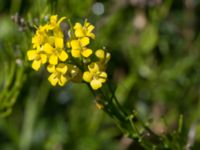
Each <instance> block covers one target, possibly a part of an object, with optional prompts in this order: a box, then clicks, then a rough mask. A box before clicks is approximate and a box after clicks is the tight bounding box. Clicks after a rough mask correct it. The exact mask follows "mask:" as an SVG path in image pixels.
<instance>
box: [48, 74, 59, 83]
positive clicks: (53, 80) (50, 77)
mask: <svg viewBox="0 0 200 150" xmlns="http://www.w3.org/2000/svg"><path fill="white" fill-rule="evenodd" d="M48 80H49V82H50V83H51V85H53V86H56V84H57V83H58V78H57V76H56V73H52V74H51V75H50V76H49V78H48Z"/></svg>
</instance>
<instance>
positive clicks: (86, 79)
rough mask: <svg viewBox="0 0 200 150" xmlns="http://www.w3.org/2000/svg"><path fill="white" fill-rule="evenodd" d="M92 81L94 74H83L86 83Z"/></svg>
mask: <svg viewBox="0 0 200 150" xmlns="http://www.w3.org/2000/svg"><path fill="white" fill-rule="evenodd" d="M91 79H92V74H91V73H90V72H89V71H85V72H84V73H83V80H84V81H86V82H90V81H91Z"/></svg>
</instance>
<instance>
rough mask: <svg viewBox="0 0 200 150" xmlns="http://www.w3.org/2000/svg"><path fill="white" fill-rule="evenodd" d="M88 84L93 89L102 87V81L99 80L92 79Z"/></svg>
mask: <svg viewBox="0 0 200 150" xmlns="http://www.w3.org/2000/svg"><path fill="white" fill-rule="evenodd" d="M90 86H91V87H92V89H93V90H97V89H99V88H100V87H102V83H101V82H100V81H99V80H96V79H94V80H92V81H91V82H90Z"/></svg>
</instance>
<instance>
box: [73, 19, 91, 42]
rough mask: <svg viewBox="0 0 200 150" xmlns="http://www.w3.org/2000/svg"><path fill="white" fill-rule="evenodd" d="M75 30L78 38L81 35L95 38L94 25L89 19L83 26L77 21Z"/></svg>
mask: <svg viewBox="0 0 200 150" xmlns="http://www.w3.org/2000/svg"><path fill="white" fill-rule="evenodd" d="M74 30H75V36H76V37H77V38H81V37H90V38H92V39H94V38H95V35H94V33H92V31H93V30H94V26H93V25H91V24H90V23H89V22H87V21H85V23H84V25H83V26H82V25H81V24H80V23H76V24H75V26H74Z"/></svg>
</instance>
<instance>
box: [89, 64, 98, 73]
mask: <svg viewBox="0 0 200 150" xmlns="http://www.w3.org/2000/svg"><path fill="white" fill-rule="evenodd" d="M88 69H89V71H90V72H92V73H97V72H99V66H98V65H97V63H91V64H90V65H88Z"/></svg>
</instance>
